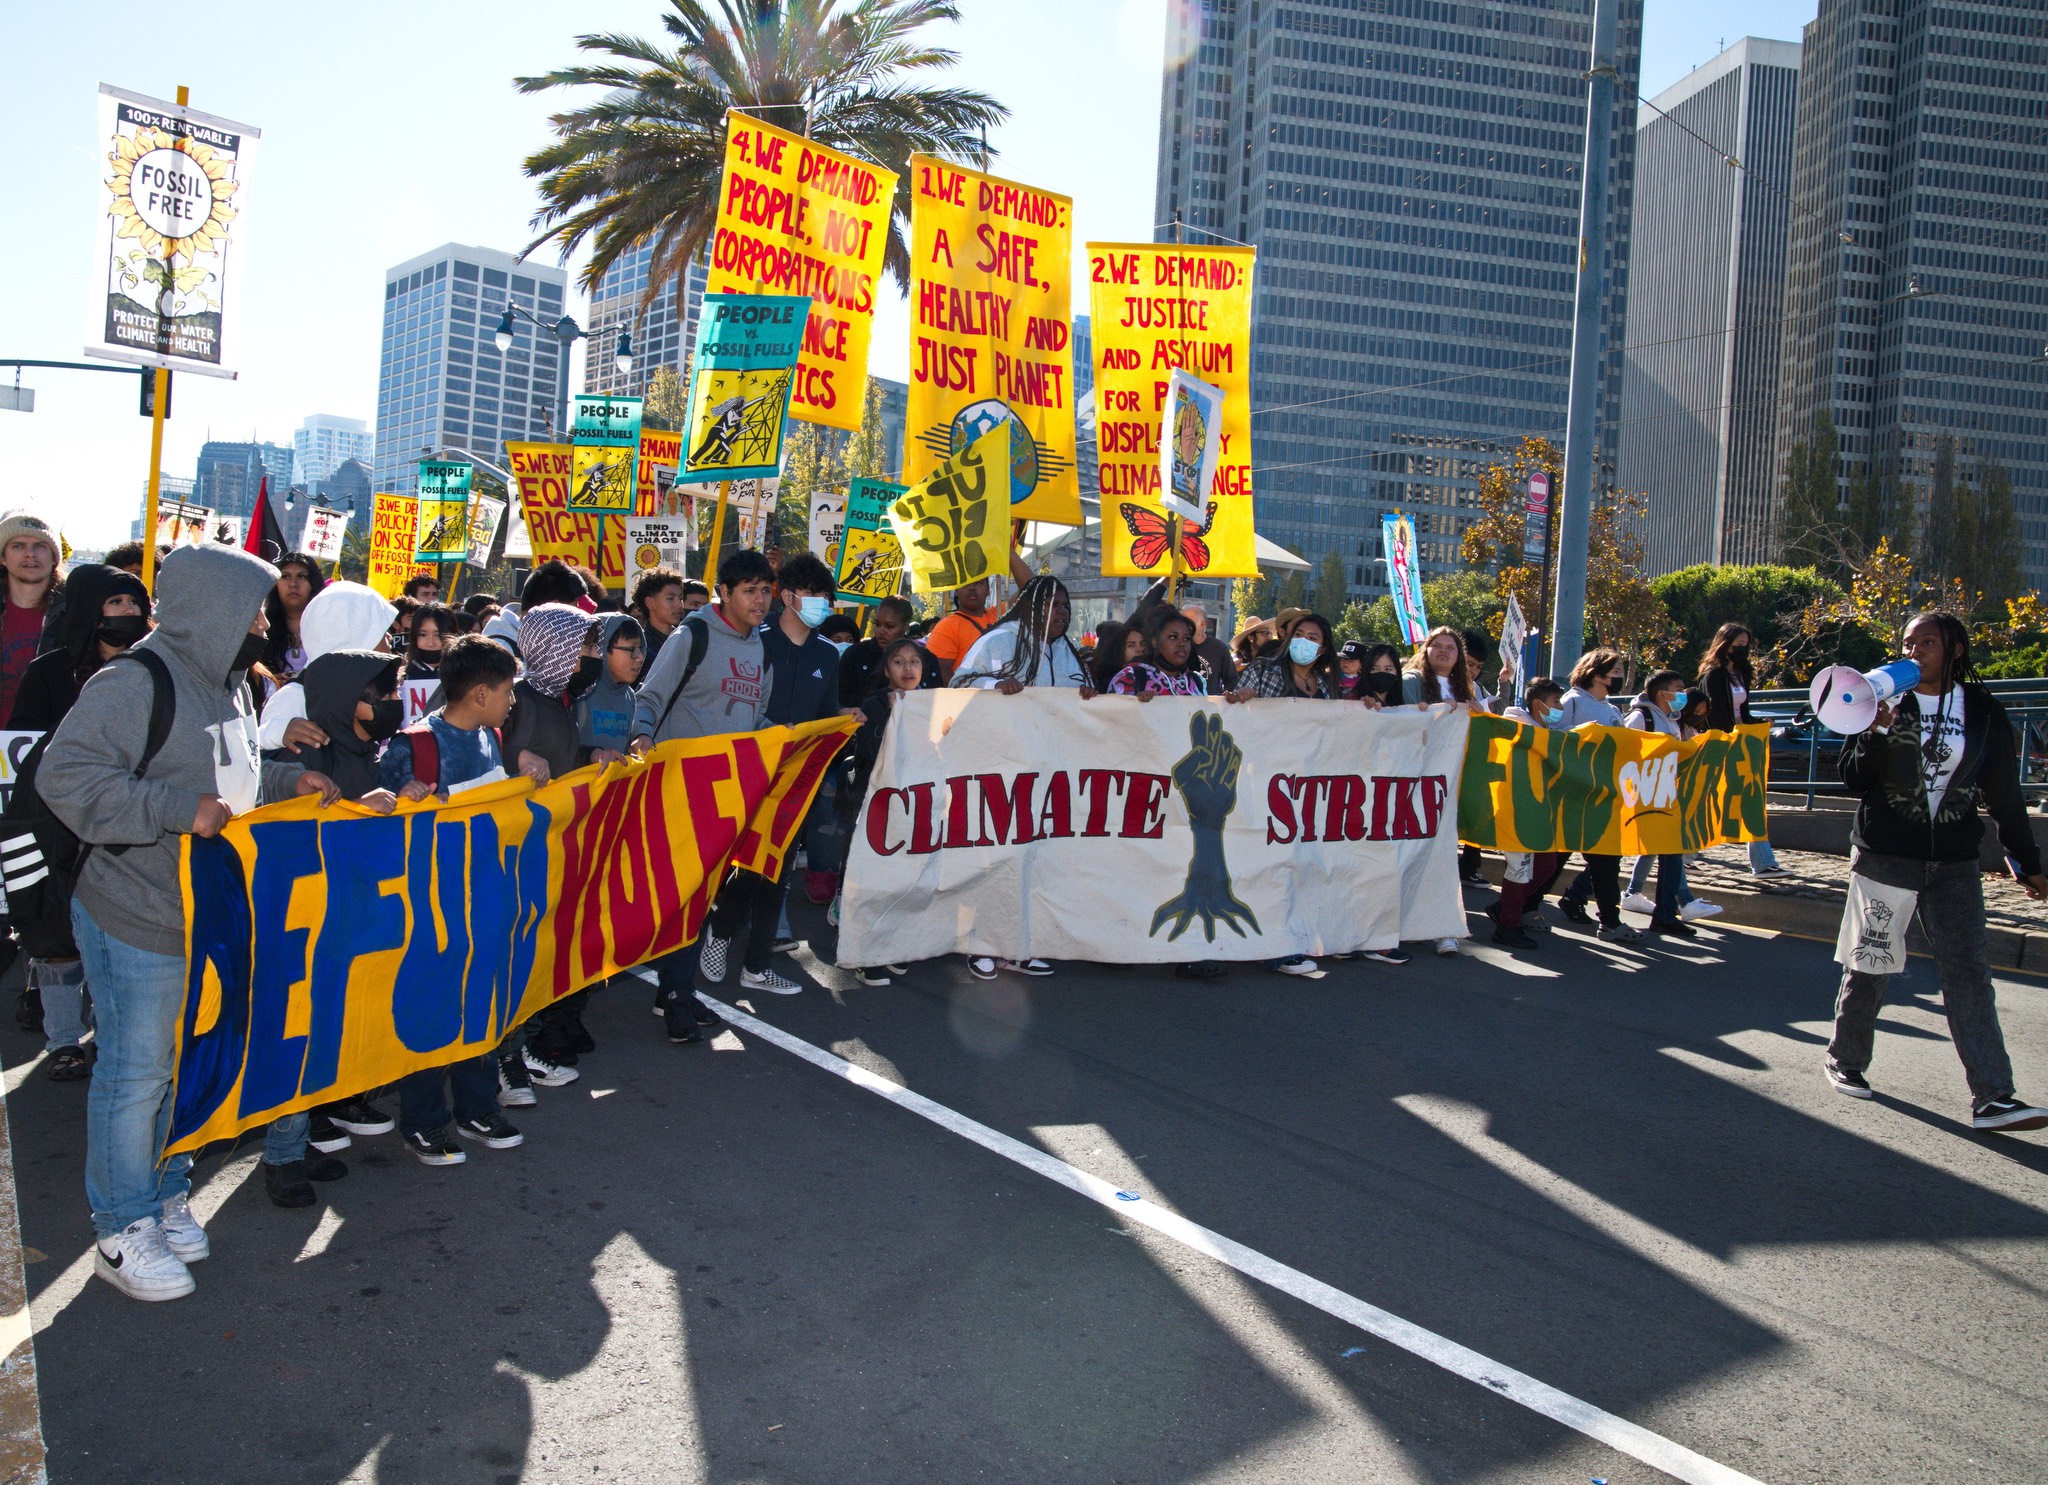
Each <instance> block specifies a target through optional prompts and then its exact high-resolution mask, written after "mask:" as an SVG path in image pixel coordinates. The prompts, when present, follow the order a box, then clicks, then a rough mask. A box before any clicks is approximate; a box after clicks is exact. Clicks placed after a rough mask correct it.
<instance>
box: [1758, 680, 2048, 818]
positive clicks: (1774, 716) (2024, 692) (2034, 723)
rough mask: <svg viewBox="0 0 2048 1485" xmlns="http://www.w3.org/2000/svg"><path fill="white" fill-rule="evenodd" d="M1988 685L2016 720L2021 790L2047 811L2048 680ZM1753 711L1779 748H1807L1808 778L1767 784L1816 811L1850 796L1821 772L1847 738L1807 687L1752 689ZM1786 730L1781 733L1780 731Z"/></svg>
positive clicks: (2016, 681) (1836, 781) (1829, 774)
mask: <svg viewBox="0 0 2048 1485" xmlns="http://www.w3.org/2000/svg"><path fill="white" fill-rule="evenodd" d="M1984 686H1985V689H1987V690H1988V691H1990V692H1991V694H1992V695H1994V696H1996V697H1997V698H1998V699H1999V701H2000V702H2001V703H2003V704H2004V706H2005V711H2006V715H2007V716H2008V717H2010V718H2011V719H2012V725H2013V733H2014V736H2015V739H2016V741H2017V744H2018V749H2019V765H2020V789H2021V791H2022V792H2023V793H2024V794H2025V795H2026V797H2027V799H2028V800H2029V802H2031V803H2036V804H2038V805H2040V806H2041V807H2042V808H2044V809H2048V679H2043V678H2040V677H2028V678H2026V679H2022V680H2009V681H1986V682H1984ZM1749 709H1750V713H1751V715H1753V716H1754V717H1755V718H1756V719H1757V720H1758V721H1760V722H1769V723H1770V724H1771V744H1772V747H1773V749H1776V748H1777V747H1778V746H1779V739H1780V738H1781V737H1784V738H1788V739H1789V738H1791V737H1794V736H1796V737H1798V738H1800V739H1801V741H1803V743H1804V746H1805V748H1806V778H1805V780H1804V781H1803V782H1801V781H1798V780H1791V781H1787V780H1781V779H1772V780H1770V782H1769V783H1768V785H1767V787H1768V788H1770V789H1772V790H1774V791H1776V792H1778V793H1781V794H1798V793H1804V794H1805V796H1806V808H1808V809H1812V808H1813V802H1814V800H1815V799H1816V798H1817V797H1819V796H1822V795H1837V796H1839V795H1846V794H1847V793H1848V789H1847V787H1846V786H1845V785H1844V784H1842V782H1841V781H1840V780H1839V779H1837V778H1836V777H1835V776H1834V770H1833V769H1832V768H1831V769H1829V770H1828V776H1827V777H1825V778H1823V777H1822V776H1821V762H1820V759H1821V750H1822V748H1823V747H1828V748H1829V749H1830V751H1833V752H1836V753H1839V751H1840V749H1841V745H1842V742H1843V739H1842V737H1841V735H1840V734H1839V733H1836V732H1834V731H1831V730H1830V729H1828V728H1826V727H1823V726H1821V724H1820V722H1819V720H1818V719H1817V718H1816V717H1815V716H1814V715H1813V710H1812V708H1811V707H1810V706H1809V705H1808V701H1807V691H1806V688H1805V687H1804V686H1791V687H1785V688H1783V689H1779V690H1769V691H1752V692H1750V693H1749ZM1781 729H1782V731H1781Z"/></svg>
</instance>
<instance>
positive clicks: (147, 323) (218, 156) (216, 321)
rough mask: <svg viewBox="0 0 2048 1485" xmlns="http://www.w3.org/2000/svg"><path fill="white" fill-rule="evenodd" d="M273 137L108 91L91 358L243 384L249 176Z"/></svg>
mask: <svg viewBox="0 0 2048 1485" xmlns="http://www.w3.org/2000/svg"><path fill="white" fill-rule="evenodd" d="M262 133H263V131H262V130H260V129H254V128H251V127H250V126H249V125H247V124H237V123H234V122H232V121H231V120H228V119H223V118H216V117H215V116H214V115H212V114H206V113H200V112H199V111H198V110H197V109H193V108H189V107H181V106H179V105H178V104H175V103H166V102H164V101H163V100H162V99H159V98H147V97H144V96H143V95H142V94H140V93H131V92H128V91H127V90H126V89H123V88H115V87H109V86H108V85H107V84H105V83H102V84H100V111H99V153H98V156H97V160H96V163H97V165H98V168H99V172H100V181H101V196H100V208H101V209H100V223H99V245H98V248H97V250H96V251H95V254H94V258H93V262H94V269H93V272H94V274H95V275H96V276H98V278H99V280H100V281H99V284H98V286H97V288H96V289H95V301H96V302H95V304H94V308H93V316H92V328H91V330H90V332H89V333H88V337H87V344H86V347H85V353H86V354H87V355H88V356H99V357H101V358H103V359H105V360H109V361H128V362H133V363H135V364H137V365H141V366H164V367H169V368H171V369H173V370H177V371H194V372H198V373H199V374H200V375H202V376H220V377H232V376H233V375H234V372H232V371H230V370H228V369H227V366H226V363H225V361H224V359H223V357H224V354H225V345H226V340H227V329H228V326H229V323H230V319H231V316H230V311H229V305H230V301H231V298H232V296H233V295H235V294H239V293H240V292H241V271H242V269H241V257H242V253H241V249H242V242H243V238H244V235H245V233H246V232H247V229H248V219H247V210H248V192H247V187H248V184H249V169H250V166H251V165H252V164H253V163H254V159H255V151H256V141H257V140H258V139H259V138H260V137H261V136H262Z"/></svg>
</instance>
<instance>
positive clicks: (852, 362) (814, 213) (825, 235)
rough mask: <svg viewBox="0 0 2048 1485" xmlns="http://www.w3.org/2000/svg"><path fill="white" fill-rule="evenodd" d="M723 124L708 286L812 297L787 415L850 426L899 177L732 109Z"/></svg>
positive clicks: (863, 379)
mask: <svg viewBox="0 0 2048 1485" xmlns="http://www.w3.org/2000/svg"><path fill="white" fill-rule="evenodd" d="M726 123H727V133H726V143H725V175H724V179H723V180H722V182H721V189H720V192H719V201H718V222H717V226H716V227H715V229H714V230H713V234H712V238H711V270H710V276H709V280H708V282H707V284H706V292H708V293H712V294H796V295H809V296H810V300H811V306H810V315H809V320H808V323H807V324H806V326H805V329H804V336H803V355H802V358H801V359H800V360H799V361H798V363H797V367H796V373H795V380H794V387H793V389H792V396H791V401H790V405H789V412H790V416H792V417H795V418H799V419H801V420H802V421H804V422H807V423H822V424H824V425H825V426H826V427H828V428H844V429H846V430H848V431H849V432H851V431H852V430H854V429H856V428H858V427H859V426H860V414H861V403H862V400H863V398H864V397H865V395H866V389H867V381H868V342H869V339H870V338H871V337H872V335H873V333H874V315H875V281H876V280H877V279H879V278H880V277H881V273H882V255H883V254H884V253H885V252H886V251H887V250H888V246H889V213H890V211H891V210H892V209H893V207H894V204H895V200H896V173H895V172H894V171H893V170H884V169H883V168H882V167H881V166H879V165H875V164H871V163H870V162H868V161H866V160H857V159H855V158H854V157H853V156H852V155H843V154H841V153H839V151H837V150H830V149H826V148H825V147H824V146H823V145H821V144H815V143H813V142H812V141H810V140H808V139H805V138H803V137H802V136H801V135H797V134H790V133H786V132H785V131H783V130H781V129H778V128H776V127H775V126H774V125H772V124H764V123H762V122H761V121H760V120H759V119H756V118H752V117H750V116H749V115H747V114H743V113H740V112H738V111H737V110H735V111H733V112H731V113H729V114H727V115H726Z"/></svg>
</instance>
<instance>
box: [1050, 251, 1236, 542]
mask: <svg viewBox="0 0 2048 1485" xmlns="http://www.w3.org/2000/svg"><path fill="white" fill-rule="evenodd" d="M1253 258H1254V254H1253V251H1252V249H1250V248H1248V247H1208V246H1185V245H1182V244H1179V243H1171V242H1091V243H1089V244H1088V303H1089V310H1090V315H1089V321H1088V329H1089V335H1090V337H1091V339H1092V344H1093V347H1094V360H1095V456H1096V466H1097V468H1098V470H1099V471H1100V473H1099V475H1098V482H1099V485H1100V488H1101V494H1102V570H1103V572H1105V573H1107V574H1110V575H1112V576H1119V577H1143V576H1151V575H1155V574H1158V573H1162V572H1166V571H1169V570H1170V569H1171V568H1172V566H1173V553H1172V551H1171V549H1170V547H1169V544H1168V541H1169V533H1168V522H1167V518H1166V511H1165V508H1164V507H1162V506H1161V505H1160V503H1159V490H1160V458H1159V452H1160V451H1159V435H1160V428H1161V425H1162V423H1164V422H1165V421H1166V420H1167V419H1168V418H1169V417H1171V415H1172V414H1173V412H1174V411H1175V409H1170V408H1168V406H1167V386H1166V384H1167V380H1168V378H1169V377H1170V376H1171V375H1172V373H1173V372H1174V371H1176V370H1180V371H1185V372H1187V373H1188V374H1189V375H1191V376H1195V377H1199V378H1200V379H1201V380H1203V381H1205V382H1207V383H1209V384H1210V385H1211V386H1214V387H1216V388H1218V389H1220V390H1221V391H1222V392H1223V394H1224V395H1223V427H1222V438H1221V448H1220V451H1219V454H1218V457H1217V460H1216V474H1215V477H1214V478H1213V479H1212V480H1211V481H1210V485H1209V493H1208V499H1207V500H1205V501H1204V502H1203V505H1204V510H1205V512H1208V511H1213V514H1210V515H1208V517H1207V519H1205V521H1204V522H1203V524H1202V526H1201V529H1200V530H1199V531H1188V530H1185V529H1184V531H1183V535H1182V546H1181V564H1180V570H1181V571H1182V572H1184V573H1188V574H1190V575H1200V576H1202V577H1255V576H1257V574H1258V559H1257V552H1256V550H1255V549H1254V545H1253V541H1252V387H1251V369H1252V368H1251V325H1252V266H1253Z"/></svg>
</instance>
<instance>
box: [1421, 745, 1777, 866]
mask: <svg viewBox="0 0 2048 1485" xmlns="http://www.w3.org/2000/svg"><path fill="white" fill-rule="evenodd" d="M1769 772H1770V728H1769V727H1767V726H1765V725H1763V724H1761V723H1758V724H1755V725H1753V726H1748V727H1738V728H1736V729H1735V730H1734V731H1733V732H1708V733H1702V734H1701V735H1700V736H1698V737H1694V738H1688V739H1685V740H1683V741H1681V740H1680V739H1678V738H1675V737H1666V736H1665V735H1664V734H1662V733H1659V732H1638V731H1636V730H1635V729H1634V728H1630V727H1580V728H1576V729H1574V730H1573V731H1570V732H1557V731H1553V730H1552V729H1551V728H1548V727H1530V726H1528V725H1526V724H1523V723H1516V722H1510V721H1508V720H1507V719H1506V718H1503V717H1490V716H1487V715H1486V714H1485V713H1483V712H1475V713H1474V714H1473V716H1472V729H1471V731H1470V733H1469V734H1468V735H1467V740H1466V745H1465V767H1464V770H1463V773H1462V775H1461V777H1460V781H1459V785H1458V838H1459V839H1460V840H1463V841H1466V842H1468V843H1469V844H1471V845H1475V846H1488V847H1491V848H1493V849H1495V850H1501V851H1588V852H1596V853H1599V854H1603V855H1609V856H1638V855H1640V856H1672V855H1677V854H1679V853H1681V852H1691V851H1698V850H1702V849H1704V848H1705V847H1707V846H1712V845H1720V844H1724V843H1726V844H1739V843H1741V842H1744V841H1752V840H1765V839H1768V823H1767V821H1766V819H1765V812H1766V792H1765V790H1766V784H1767V782H1768V778H1769Z"/></svg>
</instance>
